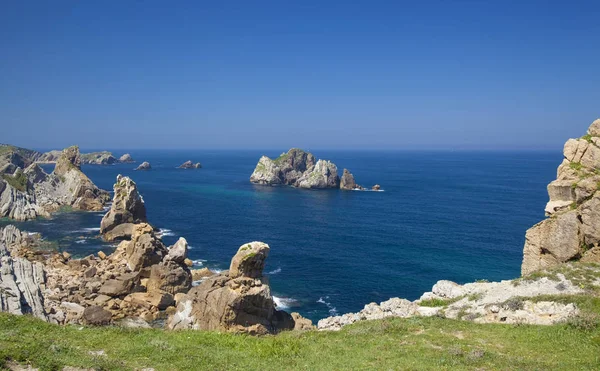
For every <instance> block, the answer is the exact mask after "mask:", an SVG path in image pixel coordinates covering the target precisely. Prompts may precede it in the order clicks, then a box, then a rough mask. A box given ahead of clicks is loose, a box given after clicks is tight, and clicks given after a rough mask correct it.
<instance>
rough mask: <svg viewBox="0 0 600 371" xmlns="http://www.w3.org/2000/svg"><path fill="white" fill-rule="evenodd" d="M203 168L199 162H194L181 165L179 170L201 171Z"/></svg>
mask: <svg viewBox="0 0 600 371" xmlns="http://www.w3.org/2000/svg"><path fill="white" fill-rule="evenodd" d="M200 168H202V164H201V163H199V162H196V163H193V162H192V161H186V162H184V163H183V164H181V165H179V169H200Z"/></svg>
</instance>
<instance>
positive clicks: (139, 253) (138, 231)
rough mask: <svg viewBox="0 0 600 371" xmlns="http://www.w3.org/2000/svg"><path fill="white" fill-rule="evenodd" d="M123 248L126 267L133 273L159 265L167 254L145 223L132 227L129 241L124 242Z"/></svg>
mask: <svg viewBox="0 0 600 371" xmlns="http://www.w3.org/2000/svg"><path fill="white" fill-rule="evenodd" d="M125 246H126V247H125V255H126V259H127V264H128V267H129V269H131V270H132V271H134V272H139V271H140V270H141V269H142V268H146V267H150V266H152V265H154V264H158V263H160V262H161V261H162V260H163V258H164V256H165V255H166V254H167V250H166V248H165V246H164V245H163V243H162V242H161V240H160V239H159V238H158V237H157V236H156V235H155V233H154V230H153V228H152V226H150V225H149V224H146V223H141V224H136V225H135V226H134V228H133V233H132V236H131V241H127V242H125Z"/></svg>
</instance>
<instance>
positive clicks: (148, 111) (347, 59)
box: [0, 0, 600, 150]
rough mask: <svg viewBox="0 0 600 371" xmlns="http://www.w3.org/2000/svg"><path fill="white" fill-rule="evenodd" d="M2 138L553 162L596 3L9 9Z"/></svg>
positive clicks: (589, 78)
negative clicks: (448, 152)
mask: <svg viewBox="0 0 600 371" xmlns="http://www.w3.org/2000/svg"><path fill="white" fill-rule="evenodd" d="M0 53H1V54H0V128H1V130H0V143H2V142H6V143H12V144H16V145H20V146H24V147H34V148H50V147H52V148H59V147H64V146H67V145H70V144H79V145H81V146H82V147H88V148H111V149H118V148H125V149H126V148H131V149H135V148H182V149H183V148H185V149H189V148H197V149H204V148H223V149H228V148H238V149H241V148H248V149H249V148H253V149H272V148H277V149H281V148H288V147H305V148H311V149H316V148H318V149H415V148H416V149H513V148H517V149H553V150H554V149H556V150H559V149H561V148H562V144H563V143H564V142H565V140H566V139H567V138H568V137H574V136H581V135H583V134H584V132H585V129H586V128H587V127H588V125H589V124H590V123H591V122H592V121H593V120H594V119H596V118H598V117H600V2H599V1H556V2H554V1H539V2H538V1H479V0H474V1H410V2H403V1H375V0H371V1H348V0H343V1H341V0H340V1H325V0H320V1H309V0H302V1H282V0H278V1H258V0H257V1H247V0H245V1H191V2H185V1H177V2H175V1H162V2H154V1H121V0H119V1H66V0H64V1H63V0H61V1H39V2H32V1H9V0H6V1H2V2H1V3H0Z"/></svg>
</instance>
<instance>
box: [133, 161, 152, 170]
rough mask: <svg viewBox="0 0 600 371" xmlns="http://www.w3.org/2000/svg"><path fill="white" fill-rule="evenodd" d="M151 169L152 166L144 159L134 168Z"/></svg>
mask: <svg viewBox="0 0 600 371" xmlns="http://www.w3.org/2000/svg"><path fill="white" fill-rule="evenodd" d="M150 169H152V166H150V163H149V162H148V161H144V162H142V163H141V164H140V166H138V167H136V168H135V170H150Z"/></svg>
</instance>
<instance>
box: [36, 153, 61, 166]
mask: <svg viewBox="0 0 600 371" xmlns="http://www.w3.org/2000/svg"><path fill="white" fill-rule="evenodd" d="M61 154H62V151H60V150H52V151H49V152H46V153H44V154H42V156H40V158H39V159H38V160H37V161H36V162H39V163H43V164H44V163H45V164H52V163H56V161H58V158H59V157H60V155H61Z"/></svg>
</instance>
